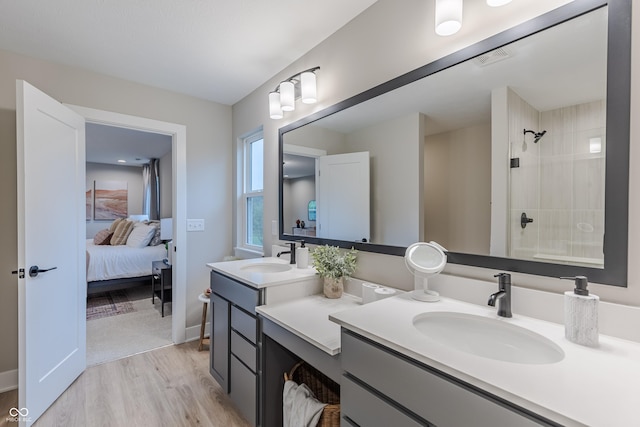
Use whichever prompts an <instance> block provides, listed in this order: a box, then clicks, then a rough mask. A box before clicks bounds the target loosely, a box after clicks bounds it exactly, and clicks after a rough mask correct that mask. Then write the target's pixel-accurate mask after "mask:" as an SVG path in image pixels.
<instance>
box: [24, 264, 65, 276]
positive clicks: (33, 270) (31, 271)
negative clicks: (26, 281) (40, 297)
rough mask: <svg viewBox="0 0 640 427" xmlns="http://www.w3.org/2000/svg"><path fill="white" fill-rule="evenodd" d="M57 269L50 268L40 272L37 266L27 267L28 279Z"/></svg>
mask: <svg viewBox="0 0 640 427" xmlns="http://www.w3.org/2000/svg"><path fill="white" fill-rule="evenodd" d="M56 268H58V267H51V268H47V269H43V270H41V269H40V268H38V266H37V265H32V266H31V267H29V277H36V276H38V274H39V273H46V272H47V271H51V270H55V269H56Z"/></svg>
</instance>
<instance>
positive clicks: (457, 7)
mask: <svg viewBox="0 0 640 427" xmlns="http://www.w3.org/2000/svg"><path fill="white" fill-rule="evenodd" d="M460 28H462V0H436V34H438V35H440V36H450V35H452V34H455V33H457V32H458V30H460Z"/></svg>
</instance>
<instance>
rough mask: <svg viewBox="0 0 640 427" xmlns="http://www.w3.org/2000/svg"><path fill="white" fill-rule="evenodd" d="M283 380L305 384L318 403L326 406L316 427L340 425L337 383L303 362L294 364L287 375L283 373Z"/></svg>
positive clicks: (335, 426)
mask: <svg viewBox="0 0 640 427" xmlns="http://www.w3.org/2000/svg"><path fill="white" fill-rule="evenodd" d="M284 379H285V381H288V380H292V381H295V382H296V383H298V384H306V385H307V387H309V389H311V391H312V392H313V394H315V396H316V398H317V399H318V400H319V401H320V402H322V403H326V404H327V406H325V407H324V409H323V411H322V415H321V416H320V420H319V421H318V427H338V426H339V425H340V385H339V384H338V383H336V382H335V381H333V380H332V379H331V378H329V377H327V376H326V375H325V374H323V373H322V372H320V371H318V370H317V369H315V368H314V367H313V366H310V365H309V364H307V363H305V362H304V361H302V362H298V363H296V364H295V366H294V367H293V368H291V372H289V373H288V374H287V373H286V372H285V374H284Z"/></svg>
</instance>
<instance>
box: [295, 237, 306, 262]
mask: <svg viewBox="0 0 640 427" xmlns="http://www.w3.org/2000/svg"><path fill="white" fill-rule="evenodd" d="M296 263H297V267H298V268H308V267H309V248H308V247H306V246H305V245H304V240H301V241H300V247H299V248H298V249H296Z"/></svg>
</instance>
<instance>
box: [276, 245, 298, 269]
mask: <svg viewBox="0 0 640 427" xmlns="http://www.w3.org/2000/svg"><path fill="white" fill-rule="evenodd" d="M289 247H290V248H291V249H289V250H288V251H283V252H278V254H277V255H276V256H277V257H278V258H280V255H284V254H291V255H290V256H289V264H295V263H296V242H290V243H289Z"/></svg>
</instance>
